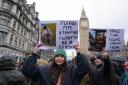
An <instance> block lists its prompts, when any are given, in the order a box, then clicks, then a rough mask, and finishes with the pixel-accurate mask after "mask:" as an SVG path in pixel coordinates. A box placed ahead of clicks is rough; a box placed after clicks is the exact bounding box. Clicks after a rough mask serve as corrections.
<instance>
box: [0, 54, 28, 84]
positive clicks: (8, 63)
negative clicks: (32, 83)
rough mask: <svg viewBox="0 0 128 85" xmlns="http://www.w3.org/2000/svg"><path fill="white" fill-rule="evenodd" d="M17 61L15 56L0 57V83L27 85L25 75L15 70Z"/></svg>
mask: <svg viewBox="0 0 128 85" xmlns="http://www.w3.org/2000/svg"><path fill="white" fill-rule="evenodd" d="M15 63H16V62H15V60H14V57H13V56H10V55H7V54H6V55H3V56H2V57H0V85H27V83H26V80H25V76H24V75H23V74H22V73H21V72H19V71H17V70H15Z"/></svg>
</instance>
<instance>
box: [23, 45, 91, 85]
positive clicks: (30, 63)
mask: <svg viewBox="0 0 128 85" xmlns="http://www.w3.org/2000/svg"><path fill="white" fill-rule="evenodd" d="M37 47H38V46H36V47H35V50H34V53H33V54H32V56H30V57H29V58H28V59H27V60H26V61H25V63H24V65H23V69H22V72H23V74H24V75H25V76H27V77H29V78H31V79H33V80H34V81H36V82H37V85H80V81H81V79H82V78H83V77H84V75H86V74H87V73H88V72H89V62H88V59H87V58H86V56H84V55H83V54H81V53H80V47H79V45H76V51H77V56H76V60H77V64H76V65H75V64H71V65H68V64H67V61H66V51H65V50H64V49H57V50H56V52H55V56H54V59H53V61H52V63H49V64H48V65H45V66H40V65H37V64H36V61H37V55H36V53H37V50H38V48H37Z"/></svg>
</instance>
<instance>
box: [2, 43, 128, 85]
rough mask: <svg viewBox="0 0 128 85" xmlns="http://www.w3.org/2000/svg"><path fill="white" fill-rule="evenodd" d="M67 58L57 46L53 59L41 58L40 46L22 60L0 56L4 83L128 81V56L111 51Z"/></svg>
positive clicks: (116, 84)
mask: <svg viewBox="0 0 128 85" xmlns="http://www.w3.org/2000/svg"><path fill="white" fill-rule="evenodd" d="M75 48H76V54H77V55H76V57H75V58H74V59H73V60H72V62H70V63H69V62H68V61H67V60H66V57H67V55H66V51H65V50H64V49H57V50H56V51H55V53H54V57H53V59H52V60H50V61H46V60H43V59H40V56H39V55H38V51H39V50H38V46H35V48H34V50H33V52H32V53H31V54H29V55H27V57H26V58H25V59H24V60H23V61H22V62H16V61H14V59H13V56H10V55H3V56H1V57H0V85H128V60H127V59H126V60H123V61H120V60H114V59H113V60H112V59H111V56H110V55H109V53H107V52H101V53H96V54H95V55H94V56H89V55H84V54H82V53H81V52H80V46H79V44H78V45H76V46H75Z"/></svg>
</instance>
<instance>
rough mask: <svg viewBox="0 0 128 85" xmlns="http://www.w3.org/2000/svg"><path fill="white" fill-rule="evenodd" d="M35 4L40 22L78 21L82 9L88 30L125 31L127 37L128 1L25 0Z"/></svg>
mask: <svg viewBox="0 0 128 85" xmlns="http://www.w3.org/2000/svg"><path fill="white" fill-rule="evenodd" d="M27 2H28V3H30V4H32V2H35V3H36V11H38V12H39V18H40V20H79V18H80V16H81V10H82V8H84V9H85V11H86V15H87V17H88V19H89V25H90V28H109V29H112V28H114V29H116V28H118V29H119V28H121V29H125V40H128V38H126V37H127V36H128V0H27Z"/></svg>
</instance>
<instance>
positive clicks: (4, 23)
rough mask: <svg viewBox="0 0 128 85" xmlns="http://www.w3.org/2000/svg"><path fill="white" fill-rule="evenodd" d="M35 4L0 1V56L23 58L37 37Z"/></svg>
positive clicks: (21, 1) (16, 0)
mask: <svg viewBox="0 0 128 85" xmlns="http://www.w3.org/2000/svg"><path fill="white" fill-rule="evenodd" d="M35 5H36V4H35V3H33V4H27V3H26V0H0V56H1V55H4V54H10V55H16V56H24V54H25V52H27V51H31V50H32V44H33V43H36V42H37V40H38V36H39V19H38V12H36V11H35Z"/></svg>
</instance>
